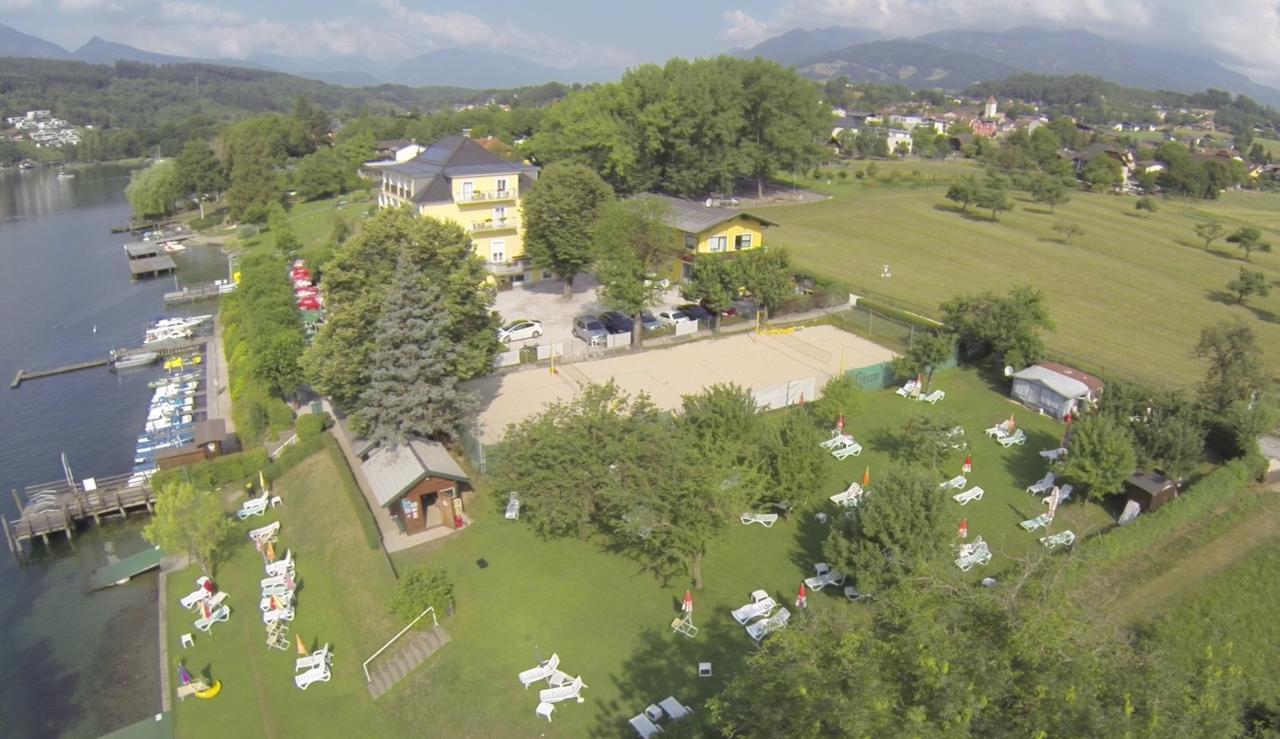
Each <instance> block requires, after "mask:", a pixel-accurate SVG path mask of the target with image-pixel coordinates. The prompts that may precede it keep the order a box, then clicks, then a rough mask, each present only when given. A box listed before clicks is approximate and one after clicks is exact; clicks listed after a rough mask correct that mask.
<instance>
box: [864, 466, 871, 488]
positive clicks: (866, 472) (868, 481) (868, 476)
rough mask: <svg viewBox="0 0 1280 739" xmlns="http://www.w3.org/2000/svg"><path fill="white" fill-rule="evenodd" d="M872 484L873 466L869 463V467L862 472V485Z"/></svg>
mask: <svg viewBox="0 0 1280 739" xmlns="http://www.w3.org/2000/svg"><path fill="white" fill-rule="evenodd" d="M870 484H871V466H870V465H868V466H867V469H866V470H864V471H863V473H862V487H864V488H865V487H866V486H868V485H870Z"/></svg>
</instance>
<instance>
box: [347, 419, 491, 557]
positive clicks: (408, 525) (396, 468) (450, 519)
mask: <svg viewBox="0 0 1280 739" xmlns="http://www.w3.org/2000/svg"><path fill="white" fill-rule="evenodd" d="M361 468H362V469H363V471H364V475H365V478H366V479H367V480H368V481H369V487H370V488H371V489H372V491H373V494H374V497H375V498H377V500H378V504H379V505H381V506H382V507H383V508H385V509H386V510H387V512H388V513H389V514H391V516H392V517H393V518H395V519H396V521H397V522H398V524H399V526H400V528H401V530H402V531H404V533H406V534H417V533H419V532H422V531H426V530H427V529H431V528H436V527H438V526H447V527H449V528H454V529H456V528H460V527H461V525H462V514H463V507H462V494H463V492H465V491H466V490H469V489H470V480H469V479H468V478H467V474H466V472H464V471H463V470H462V467H460V466H459V465H458V463H457V462H456V461H454V459H453V457H451V456H449V452H448V450H446V449H445V448H444V446H442V445H441V444H438V443H436V442H434V441H424V440H422V439H413V440H411V441H409V442H408V443H407V444H400V445H398V446H394V447H380V448H379V449H378V450H377V451H375V452H374V453H373V454H371V455H370V456H369V458H368V459H367V460H366V461H365V462H364V463H363V464H362V465H361Z"/></svg>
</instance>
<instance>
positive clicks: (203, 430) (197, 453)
mask: <svg viewBox="0 0 1280 739" xmlns="http://www.w3.org/2000/svg"><path fill="white" fill-rule="evenodd" d="M226 442H227V422H226V421H224V420H223V419H221V418H211V419H209V420H207V421H201V422H199V423H197V424H196V428H195V440H194V441H193V442H192V443H190V444H183V445H182V446H180V447H174V448H173V449H166V450H164V451H162V452H157V453H156V466H157V467H159V468H160V469H162V470H167V469H172V468H174V467H185V466H186V465H189V464H195V463H196V462H203V461H204V460H206V459H213V458H214V457H221V456H222V453H223V448H222V447H223V445H224V444H226Z"/></svg>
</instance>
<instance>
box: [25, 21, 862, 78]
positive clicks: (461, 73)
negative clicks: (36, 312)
mask: <svg viewBox="0 0 1280 739" xmlns="http://www.w3.org/2000/svg"><path fill="white" fill-rule="evenodd" d="M849 38H850V39H856V38H861V36H860V35H853V36H849ZM846 43H852V41H847V42H846ZM6 56H15V57H32V58H36V59H68V60H73V61H81V62H88V63H90V64H113V63H114V62H116V61H118V60H124V61H131V62H143V63H146V64H188V63H200V64H220V65H223V66H232V67H251V68H254V69H268V70H273V71H276V72H286V73H288V74H293V75H296V76H298V77H306V78H308V79H314V80H319V81H321V82H327V83H329V84H332V85H343V86H347V87H373V86H377V85H383V84H396V85H406V86H409V87H436V86H449V87H466V88H471V89H476V90H486V89H496V88H510V87H523V86H526V85H540V84H543V83H546V82H564V83H573V82H601V81H605V80H609V79H616V78H617V77H618V76H619V75H620V74H621V70H617V69H606V68H598V69H590V68H588V69H572V70H564V69H555V68H552V67H548V66H546V65H543V64H538V63H537V62H532V61H529V60H528V59H522V58H520V57H516V56H511V55H509V54H500V53H496V52H492V51H476V50H466V49H437V50H435V51H429V52H427V53H425V54H421V55H419V56H415V57H413V58H411V59H406V60H405V61H403V62H400V63H398V64H395V65H392V66H387V65H385V64H380V63H378V62H375V61H373V60H371V59H368V58H365V57H362V56H356V55H350V56H331V57H321V58H310V59H300V58H292V57H285V56H280V55H277V54H255V55H253V56H250V57H249V58H248V59H198V58H194V57H184V56H174V55H170V54H160V53H156V52H153V51H145V50H143V49H139V48H136V47H133V46H129V45H127V44H121V43H116V42H114V41H108V40H106V39H103V38H99V37H97V36H94V37H93V38H92V39H90V40H89V41H88V42H86V43H85V44H84V45H83V46H81V47H80V48H78V49H76V50H75V51H67V50H66V49H64V48H62V47H61V46H58V45H57V44H54V43H52V42H49V41H45V40H44V39H41V38H38V37H36V36H31V35H29V34H26V33H22V32H21V31H18V30H17V29H15V28H11V27H9V26H6V25H4V24H2V23H0V57H6Z"/></svg>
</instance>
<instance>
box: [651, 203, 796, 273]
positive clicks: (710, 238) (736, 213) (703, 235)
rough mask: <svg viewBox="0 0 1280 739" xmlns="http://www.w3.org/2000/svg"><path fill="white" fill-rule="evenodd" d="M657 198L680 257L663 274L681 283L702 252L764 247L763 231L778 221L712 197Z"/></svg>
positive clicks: (726, 251)
mask: <svg viewBox="0 0 1280 739" xmlns="http://www.w3.org/2000/svg"><path fill="white" fill-rule="evenodd" d="M639 197H643V198H655V199H658V200H660V201H661V202H662V203H663V204H664V205H665V206H666V222H667V225H669V226H670V227H671V228H672V230H673V231H674V233H673V234H672V238H673V239H675V241H676V243H677V245H678V248H679V249H680V252H681V253H680V256H679V257H677V258H676V259H674V260H672V263H671V266H670V268H669V269H668V271H667V273H666V274H665V275H664V277H666V278H668V279H670V280H671V281H672V282H681V281H683V280H686V279H689V278H690V277H691V276H692V275H693V264H694V261H695V260H696V259H697V258H698V257H700V256H702V255H710V254H725V255H733V254H738V253H740V252H744V251H750V250H752V249H762V248H764V230H765V229H766V228H769V227H770V226H776V225H778V224H776V223H774V222H773V221H770V220H767V219H765V218H761V217H760V216H757V215H753V214H751V213H748V212H746V211H744V210H742V209H740V208H735V207H733V206H730V205H722V204H720V203H719V202H717V201H715V200H713V199H710V198H709V199H707V200H705V201H693V200H681V199H680V198H673V197H669V196H666V195H640V196H639Z"/></svg>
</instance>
